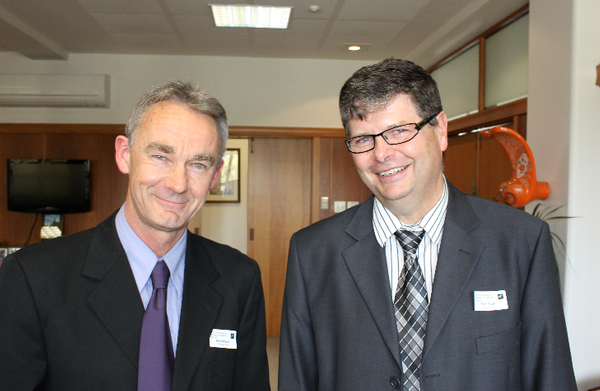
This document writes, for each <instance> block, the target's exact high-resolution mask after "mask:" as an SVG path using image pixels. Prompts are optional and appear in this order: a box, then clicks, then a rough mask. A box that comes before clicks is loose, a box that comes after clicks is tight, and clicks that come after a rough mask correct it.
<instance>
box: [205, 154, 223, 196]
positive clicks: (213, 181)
mask: <svg viewBox="0 0 600 391" xmlns="http://www.w3.org/2000/svg"><path fill="white" fill-rule="evenodd" d="M223 163H224V161H223V160H221V162H220V163H219V166H218V167H217V169H216V170H215V173H214V175H213V177H212V180H211V181H210V187H209V189H212V188H213V187H215V185H216V184H217V180H218V179H219V174H220V173H221V170H222V169H223V165H224V164H223Z"/></svg>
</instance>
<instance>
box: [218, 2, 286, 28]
mask: <svg viewBox="0 0 600 391" xmlns="http://www.w3.org/2000/svg"><path fill="white" fill-rule="evenodd" d="M210 6H211V8H212V11H213V17H214V19H215V24H216V25H217V27H251V28H271V29H286V28H287V26H288V23H289V21H290V13H291V12H292V7H270V6H264V5H219V4H211V5H210Z"/></svg>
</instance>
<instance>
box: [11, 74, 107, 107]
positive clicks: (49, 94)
mask: <svg viewBox="0 0 600 391" xmlns="http://www.w3.org/2000/svg"><path fill="white" fill-rule="evenodd" d="M109 101H110V76H109V75H56V74H39V73H36V74H31V73H0V106H37V107H109Z"/></svg>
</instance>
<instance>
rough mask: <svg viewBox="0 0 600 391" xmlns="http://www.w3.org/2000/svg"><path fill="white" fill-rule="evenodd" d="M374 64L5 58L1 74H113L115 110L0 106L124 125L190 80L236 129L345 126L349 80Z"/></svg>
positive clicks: (18, 117)
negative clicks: (170, 84) (156, 89)
mask: <svg viewBox="0 0 600 391" xmlns="http://www.w3.org/2000/svg"><path fill="white" fill-rule="evenodd" d="M366 64H368V62H363V61H340V60H308V59H261V58H241V57H239V58H238V57H201V56H143V55H103V54H72V55H70V57H69V60H67V61H33V60H29V59H27V58H25V57H23V56H21V55H18V54H15V53H7V52H0V72H3V73H60V74H78V73H83V74H108V75H110V76H111V105H110V108H105V109H101V108H93V109H85V108H67V109H61V108H11V107H0V122H4V123H7V122H8V123H99V124H105V123H112V124H119V123H125V122H126V121H127V119H128V118H129V115H130V114H131V111H132V110H133V106H134V105H135V104H136V103H137V101H138V100H139V98H140V96H141V95H142V94H143V93H145V92H146V91H148V90H150V89H151V88H152V87H153V86H158V85H160V84H163V83H165V82H167V81H170V80H172V79H175V78H188V79H189V80H191V81H193V82H196V83H198V84H199V85H201V86H202V87H203V88H206V89H207V90H208V91H209V92H210V93H211V94H212V95H213V96H215V97H216V98H217V99H219V100H220V101H221V103H222V104H223V106H224V107H225V109H226V110H227V115H228V118H229V124H230V125H243V126H282V127H283V126H297V127H341V122H340V119H339V114H338V109H337V100H338V94H339V90H340V88H341V87H342V84H343V83H344V81H345V80H346V79H347V78H348V77H350V76H351V75H352V73H353V72H354V71H356V70H357V69H358V68H360V67H361V66H363V65H366Z"/></svg>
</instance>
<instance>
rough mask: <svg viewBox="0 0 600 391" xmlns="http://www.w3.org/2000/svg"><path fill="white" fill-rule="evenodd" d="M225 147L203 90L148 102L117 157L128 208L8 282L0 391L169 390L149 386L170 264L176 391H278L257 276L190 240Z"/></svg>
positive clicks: (2, 294) (48, 247) (0, 323)
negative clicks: (160, 296) (159, 290)
mask: <svg viewBox="0 0 600 391" xmlns="http://www.w3.org/2000/svg"><path fill="white" fill-rule="evenodd" d="M226 140H227V122H226V116H225V111H224V109H223V107H222V106H221V105H220V104H219V102H218V101H217V100H216V99H214V98H212V97H210V96H208V95H207V94H206V93H205V92H204V91H202V90H199V89H198V88H197V87H194V86H192V85H190V84H189V83H184V82H173V83H169V84H168V85H165V86H163V87H160V88H158V89H156V90H154V91H152V92H150V93H148V94H146V95H145V96H144V97H143V98H142V101H141V102H140V103H139V104H138V106H137V107H136V110H135V111H134V114H133V116H132V118H131V120H130V121H129V123H128V125H127V137H125V136H118V137H117V140H116V143H115V147H116V161H117V165H118V167H119V169H120V170H121V171H122V172H123V173H125V174H128V175H129V188H128V192H127V197H126V201H125V204H124V206H123V207H122V208H121V209H120V210H119V211H118V212H116V213H115V214H114V215H112V216H111V217H109V218H108V219H107V220H105V221H104V222H102V223H101V224H99V225H98V226H97V227H95V228H92V229H90V230H87V231H84V232H80V233H77V234H73V235H68V236H65V237H63V238H59V239H55V240H51V241H47V242H43V243H39V244H36V245H31V246H28V247H25V248H23V249H21V250H20V251H18V252H16V253H14V254H12V255H11V256H9V257H7V259H6V260H5V262H4V263H3V265H2V267H1V268H0V314H1V315H0V390H2V391H17V390H60V391H67V390H73V391H75V390H78V391H80V390H99V391H100V390H103V391H106V390H111V391H113V390H130V391H133V390H136V389H139V390H142V389H143V390H149V389H152V390H154V389H157V390H158V389H161V388H150V387H148V386H138V360H139V358H140V356H141V355H142V353H140V338H141V334H142V332H141V330H142V321H143V319H144V313H145V309H144V306H146V305H148V301H149V300H150V295H151V293H152V289H153V288H152V281H150V279H149V277H150V273H151V271H152V270H153V268H154V267H155V265H156V264H157V263H158V262H161V261H164V262H165V263H166V265H167V267H168V269H169V270H170V278H169V281H168V287H167V292H168V293H167V305H166V306H167V309H166V312H167V314H168V324H169V327H168V329H167V332H168V334H169V337H171V340H172V341H174V342H175V343H173V344H172V347H173V350H174V351H175V361H174V367H173V369H172V373H173V375H172V380H171V379H169V380H170V381H169V382H168V383H170V385H171V386H170V387H169V386H168V385H167V387H166V388H165V389H172V390H173V391H175V390H223V391H224V390H238V391H247V390H269V375H268V366H267V357H266V331H265V312H264V298H263V290H262V285H261V277H260V270H259V268H258V265H257V264H256V262H255V261H253V260H252V259H250V258H248V257H247V256H245V255H243V254H242V253H240V252H239V251H237V250H235V249H233V248H230V247H228V246H225V245H222V244H218V243H215V242H213V241H210V240H208V239H205V238H202V237H199V236H197V235H193V234H192V233H190V232H188V231H187V224H188V222H189V220H190V219H191V217H192V216H193V215H194V214H195V213H196V212H197V211H198V210H199V209H200V208H201V207H202V205H203V204H204V202H205V200H206V197H207V194H208V191H209V189H210V188H211V187H212V186H214V185H215V183H216V180H217V178H218V174H219V171H220V169H221V167H222V159H221V158H222V156H223V153H224V151H225V148H226ZM223 333H225V334H226V335H227V336H228V338H230V339H228V340H226V341H223V340H220V339H219V335H221V334H223ZM172 358H173V357H171V359H172Z"/></svg>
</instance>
